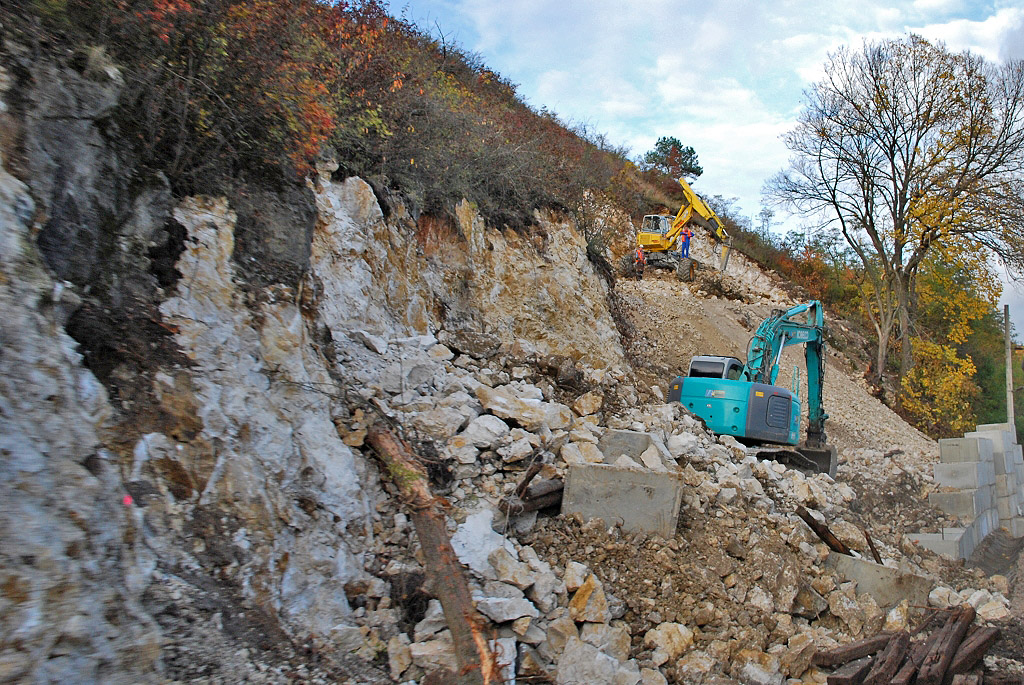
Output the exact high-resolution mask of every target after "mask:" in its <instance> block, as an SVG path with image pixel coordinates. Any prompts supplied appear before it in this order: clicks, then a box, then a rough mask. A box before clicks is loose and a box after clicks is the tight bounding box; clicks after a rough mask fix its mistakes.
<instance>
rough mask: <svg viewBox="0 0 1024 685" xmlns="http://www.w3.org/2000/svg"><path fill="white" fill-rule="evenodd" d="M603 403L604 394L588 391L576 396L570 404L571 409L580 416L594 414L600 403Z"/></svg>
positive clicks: (599, 407)
mask: <svg viewBox="0 0 1024 685" xmlns="http://www.w3.org/2000/svg"><path fill="white" fill-rule="evenodd" d="M602 404H604V395H602V394H601V393H599V392H597V391H594V390H592V391H590V392H588V393H585V394H583V395H580V396H579V397H577V398H576V401H575V402H573V404H572V410H573V411H574V412H576V413H577V414H579V415H580V416H587V415H589V414H596V413H597V412H598V411H599V410H600V409H601V405H602Z"/></svg>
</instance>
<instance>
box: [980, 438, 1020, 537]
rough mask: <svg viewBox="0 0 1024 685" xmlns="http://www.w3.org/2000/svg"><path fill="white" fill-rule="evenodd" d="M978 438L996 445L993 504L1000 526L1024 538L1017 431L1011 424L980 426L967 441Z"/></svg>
mask: <svg viewBox="0 0 1024 685" xmlns="http://www.w3.org/2000/svg"><path fill="white" fill-rule="evenodd" d="M975 436H976V437H985V438H988V439H989V440H991V441H992V466H993V469H994V471H995V474H996V480H995V492H994V500H993V504H994V506H995V509H996V511H997V512H998V514H999V525H1001V526H1002V527H1003V528H1006V529H1007V530H1008V531H1010V533H1011V534H1012V535H1013V536H1014V537H1024V458H1022V456H1021V446H1020V445H1018V444H1017V440H1016V431H1015V430H1013V427H1012V426H1010V425H1009V424H1007V423H989V424H983V425H980V426H978V429H977V430H976V431H975V432H973V433H967V436H966V437H975Z"/></svg>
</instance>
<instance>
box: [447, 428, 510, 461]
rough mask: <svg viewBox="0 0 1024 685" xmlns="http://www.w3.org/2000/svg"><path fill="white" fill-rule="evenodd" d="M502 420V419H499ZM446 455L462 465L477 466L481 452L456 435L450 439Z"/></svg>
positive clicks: (461, 436)
mask: <svg viewBox="0 0 1024 685" xmlns="http://www.w3.org/2000/svg"><path fill="white" fill-rule="evenodd" d="M499 420H500V419H499ZM444 451H445V454H447V455H448V456H450V457H452V458H453V459H455V461H457V462H459V463H460V464H464V465H469V464H475V463H476V460H477V457H478V456H479V455H480V450H479V449H477V448H476V446H475V445H473V444H472V443H471V442H469V441H468V440H466V438H465V437H463V435H456V436H454V437H452V438H449V439H448V442H447V443H446V444H445V448H444Z"/></svg>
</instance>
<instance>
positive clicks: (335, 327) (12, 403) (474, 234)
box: [0, 62, 624, 681]
mask: <svg viewBox="0 0 1024 685" xmlns="http://www.w3.org/2000/svg"><path fill="white" fill-rule="evenodd" d="M20 68H23V69H25V70H26V71H27V70H32V73H33V77H32V78H27V79H20V80H19V79H12V78H9V76H8V74H7V72H6V71H4V72H3V74H0V76H2V78H0V98H3V101H4V105H3V107H2V108H0V112H2V113H3V115H4V116H5V117H6V118H5V121H4V125H5V126H6V125H7V124H9V123H12V122H13V121H14V119H12V118H11V117H10V115H9V114H8V113H10V112H12V111H14V110H12V108H11V107H10V106H9V103H10V102H15V101H17V102H18V103H19V104H18V109H17V116H18V117H20V118H19V119H18V121H17V125H18V126H19V127H20V129H19V131H20V132H21V133H23V134H24V135H23V136H22V137H21V138H19V140H21V141H23V142H24V149H20V150H18V151H17V152H18V153H19V154H21V155H22V162H23V164H22V166H21V169H22V172H24V173H25V174H26V176H27V178H26V181H27V183H26V184H23V183H21V182H19V181H17V180H16V179H14V178H12V177H11V176H10V175H9V174H8V173H7V172H6V171H2V172H0V173H2V175H0V193H2V196H3V206H2V207H0V213H2V222H3V225H2V247H3V250H2V252H3V254H2V257H3V260H4V261H3V272H2V277H0V288H3V291H2V293H0V298H2V299H0V307H2V313H3V316H2V317H0V320H2V324H0V325H2V326H3V328H2V332H3V335H2V340H3V350H4V352H3V355H0V364H2V365H3V368H2V373H3V378H2V379H0V382H2V383H3V397H4V398H5V404H4V407H3V411H2V412H0V421H3V422H4V423H3V431H2V437H0V443H2V445H3V448H4V452H3V455H4V456H3V461H2V462H0V468H2V469H3V475H4V479H3V483H2V484H0V488H3V491H2V494H3V496H2V498H0V499H2V503H0V526H2V528H0V532H2V534H3V538H2V541H0V545H3V551H4V555H5V558H6V559H12V560H16V561H14V562H13V563H12V565H7V564H5V567H4V569H3V573H4V576H3V578H4V579H5V580H4V581H3V582H4V588H5V590H4V599H5V601H7V598H8V596H9V597H11V598H12V599H11V600H10V601H11V602H12V604H10V605H9V606H8V605H7V604H5V605H4V610H3V612H2V613H3V617H2V619H0V625H2V638H3V639H2V641H0V648H2V650H3V651H2V652H0V664H2V666H0V676H2V677H3V678H4V679H6V678H8V677H12V678H29V679H38V680H47V679H54V680H79V681H88V680H106V681H116V680H117V679H118V678H119V677H122V676H123V677H124V678H126V679H127V680H129V681H144V680H145V679H146V676H145V675H144V674H146V673H151V672H153V665H154V663H156V660H157V659H158V657H159V649H160V648H159V633H158V630H157V626H156V624H155V623H154V622H153V621H152V620H151V619H150V618H149V617H148V616H147V615H146V611H145V610H144V609H142V608H141V606H140V605H139V599H140V597H141V595H142V593H143V592H144V591H145V590H146V588H147V586H148V585H149V583H150V580H151V578H152V575H151V574H152V572H153V570H154V568H155V567H157V566H159V567H160V568H163V569H165V570H166V569H172V570H173V569H179V568H188V569H200V570H202V572H205V573H209V574H212V575H214V576H216V577H217V578H218V582H221V581H223V582H225V583H228V584H229V585H230V586H232V587H235V588H239V589H240V593H241V595H242V597H243V600H244V601H247V602H251V603H253V604H254V605H258V606H259V607H260V608H261V610H265V611H268V612H269V614H270V616H271V617H272V618H273V619H274V620H276V621H280V624H281V626H282V627H283V628H284V629H285V631H286V632H287V633H291V634H293V635H301V636H309V637H310V639H311V640H312V642H313V643H318V644H321V645H328V644H331V643H332V638H331V635H332V634H334V635H337V634H340V633H339V631H342V632H343V631H344V629H345V628H346V626H352V621H353V614H354V608H353V605H352V603H351V599H352V598H355V599H356V600H357V602H358V603H359V605H360V607H361V608H360V610H359V611H360V620H361V621H362V622H363V623H367V622H371V623H372V621H377V623H378V624H379V626H380V630H379V631H378V633H379V635H380V636H383V639H384V643H381V648H382V649H386V647H385V646H384V645H385V644H386V643H387V641H388V640H389V639H390V637H391V636H392V635H391V633H392V632H393V630H394V628H393V626H394V620H395V618H394V616H395V614H394V612H395V610H394V609H390V608H387V605H386V603H385V606H384V607H381V608H380V609H373V607H374V606H375V605H376V603H377V602H379V601H380V600H381V599H382V598H386V596H387V594H388V592H389V589H388V584H387V583H386V582H383V581H381V580H380V579H379V578H377V577H375V576H371V575H370V574H369V573H368V572H367V568H373V570H374V571H376V572H377V573H378V574H380V573H381V571H380V569H379V568H375V567H374V563H375V561H374V559H373V558H372V557H371V556H366V554H367V550H368V549H369V548H370V542H368V541H369V540H372V539H373V535H374V533H373V528H374V524H375V522H376V521H378V520H379V518H380V517H379V514H378V513H377V505H378V504H379V500H380V498H381V497H383V496H384V493H383V490H382V489H381V487H380V484H379V480H378V475H377V471H376V467H375V466H372V465H371V464H369V463H368V462H367V461H366V459H365V458H364V457H363V456H362V455H361V453H360V452H359V451H357V450H355V449H353V448H354V447H358V446H359V445H361V441H362V438H363V436H364V435H365V428H366V426H365V425H355V427H354V428H353V426H352V425H351V424H353V423H354V424H358V421H355V422H351V421H350V422H349V424H350V425H345V426H344V431H343V432H342V434H339V428H338V427H337V426H338V425H339V424H342V423H343V422H344V421H345V420H348V419H351V418H352V417H351V406H350V405H349V404H348V403H347V402H345V401H343V398H340V397H339V396H338V395H336V394H334V393H333V392H332V391H331V390H330V389H332V388H337V387H338V385H339V379H345V382H346V383H347V384H348V387H360V388H378V389H379V390H380V391H381V392H388V391H389V390H392V389H397V391H398V392H407V391H408V392H410V393H412V394H413V396H412V397H410V400H415V397H414V396H415V395H416V393H417V391H418V390H423V391H424V392H425V395H423V397H429V396H432V395H434V394H435V393H441V392H443V393H444V396H445V397H446V398H447V400H446V403H444V404H441V405H440V406H439V405H438V404H437V403H435V402H433V401H426V402H425V404H423V405H422V406H416V403H415V401H410V402H409V403H407V404H406V406H405V407H403V411H407V412H408V413H407V414H405V415H403V419H408V420H409V425H410V427H411V428H412V429H413V430H416V431H417V432H419V433H420V434H422V435H425V436H427V437H428V438H431V439H433V440H437V441H441V442H443V441H445V440H446V439H448V438H452V437H453V436H455V434H456V433H458V432H459V431H460V430H462V429H463V428H467V427H468V428H467V431H466V433H465V436H466V438H465V443H466V444H465V445H463V447H462V448H459V449H460V451H459V458H460V461H461V463H463V464H464V466H465V467H466V469H468V471H467V472H468V473H479V469H480V466H479V465H478V460H477V452H478V451H479V450H481V449H483V450H489V449H497V448H501V449H503V450H504V451H505V456H506V459H507V460H509V461H514V460H515V459H520V458H523V457H524V456H525V455H526V454H529V453H530V452H531V451H532V450H533V449H534V447H535V445H532V444H530V443H529V441H528V440H526V439H525V438H523V437H520V438H518V441H517V442H515V443H514V444H506V443H505V442H502V441H503V440H504V439H505V438H506V436H507V435H508V432H509V426H508V425H507V424H506V423H505V422H503V421H502V420H501V418H499V417H497V416H494V415H490V414H488V415H487V416H486V417H485V418H484V417H481V420H479V421H476V422H475V423H474V420H475V419H476V418H477V416H478V415H479V414H480V413H481V412H482V408H481V407H480V404H479V402H477V400H476V399H475V397H474V396H473V395H472V392H473V390H474V389H475V388H474V387H473V386H470V387H462V386H460V387H457V388H454V387H453V388H451V389H445V390H442V389H441V388H439V387H435V383H440V382H442V381H443V379H444V378H445V369H446V366H445V365H446V364H447V365H448V368H450V365H451V362H452V361H453V359H454V357H455V355H456V354H469V355H475V356H476V357H477V358H486V357H488V356H491V355H494V354H497V353H498V352H499V350H502V349H504V350H508V349H510V348H511V347H512V346H513V344H514V343H516V341H519V340H523V339H525V340H528V341H529V345H530V349H529V350H528V352H529V353H535V354H562V355H566V354H571V355H573V356H575V357H577V358H578V357H579V355H580V353H581V350H580V348H579V341H584V340H585V341H587V342H586V343H585V346H586V347H587V349H586V350H585V352H586V354H587V355H588V356H589V357H590V358H591V359H592V363H593V364H594V365H595V366H612V365H615V364H620V363H621V362H622V360H623V358H624V357H623V352H622V348H621V345H620V342H619V336H618V332H617V331H616V329H615V325H614V323H613V321H612V318H611V315H610V313H609V311H608V307H607V302H606V292H607V291H606V285H605V284H604V282H603V281H602V280H601V279H600V278H599V277H598V276H597V275H596V273H595V272H594V270H593V268H592V267H591V265H590V263H589V262H588V261H587V258H586V255H585V244H584V242H583V240H582V239H581V238H580V236H579V235H578V234H576V233H575V231H574V230H573V229H571V228H570V227H569V225H568V224H566V223H562V222H559V221H557V220H555V219H554V218H553V217H547V216H541V217H538V221H539V224H538V225H539V227H540V229H541V230H542V231H543V232H544V233H545V234H546V235H547V236H549V237H550V240H546V241H543V247H542V248H539V246H541V245H542V243H541V242H539V241H533V240H530V239H529V237H527V236H520V235H518V234H515V233H512V232H509V233H503V232H501V231H498V230H496V229H493V228H491V227H488V226H486V225H485V224H484V222H483V221H482V220H481V219H480V218H479V217H478V216H477V214H476V213H475V212H474V211H473V209H472V207H470V206H469V205H466V204H464V205H462V206H461V207H460V208H459V212H458V220H457V223H456V225H451V226H449V227H448V228H447V229H445V230H444V231H442V232H441V233H440V234H435V233H432V232H431V231H430V230H426V229H424V230H421V229H420V227H417V226H416V225H415V224H414V223H413V222H412V221H411V219H410V218H409V216H408V215H407V214H406V213H405V211H404V209H402V208H401V207H400V206H394V207H389V214H390V217H389V219H388V220H387V221H385V219H384V212H383V211H382V210H381V207H380V205H379V204H378V200H377V198H376V197H375V196H374V194H373V192H372V190H371V189H370V187H369V185H367V184H366V183H365V182H363V181H361V180H359V179H355V178H353V179H348V180H345V181H343V182H340V183H336V182H333V181H331V180H330V179H329V178H328V177H327V176H324V177H322V178H321V179H320V180H319V182H317V183H311V184H309V185H308V186H305V187H303V186H301V185H300V186H295V187H293V188H290V189H289V188H285V189H283V190H273V191H271V190H266V189H256V188H242V189H239V190H238V191H237V192H235V193H233V194H232V196H231V197H230V199H225V198H210V197H193V198H186V199H184V200H183V201H180V202H177V201H174V200H172V197H171V194H170V189H169V185H168V183H167V181H166V180H165V179H163V177H162V176H160V175H159V174H156V175H153V176H146V175H144V174H139V175H137V176H135V175H133V174H134V171H133V169H132V168H131V158H130V155H127V154H125V153H124V152H123V151H122V150H119V149H117V148H116V147H114V146H113V145H112V144H111V141H113V140H116V138H117V131H116V127H115V126H114V124H113V121H115V120H116V117H114V116H113V113H114V111H115V108H116V106H117V101H118V97H119V94H120V89H121V87H122V83H121V77H120V74H119V73H118V72H117V69H116V68H114V67H108V68H104V69H93V70H91V71H89V70H87V73H85V74H83V73H82V72H79V71H76V70H73V69H69V68H66V67H64V66H62V65H60V64H59V63H56V62H54V63H45V64H36V65H30V64H27V63H26V64H23V65H21V67H20ZM15 84H16V85H17V88H19V92H18V93H17V95H16V96H14V95H12V94H11V92H10V89H11V88H12V87H14V85H15ZM3 144H5V145H6V144H8V143H7V139H5V140H4V141H3ZM10 152H11V151H10V150H9V149H6V148H4V149H0V156H2V157H4V158H9V157H10ZM37 216H38V217H43V219H44V220H43V222H42V223H35V222H36V217H37ZM30 236H34V237H35V238H36V241H35V242H33V241H32V240H31V238H30ZM47 269H48V270H49V272H47ZM54 276H56V278H57V279H58V280H54ZM581 303H585V304H582V306H581ZM446 312H448V313H449V314H450V315H451V316H452V317H453V318H452V320H451V321H449V320H447V318H446V316H448V314H446ZM446 327H447V328H450V329H451V332H446V333H447V336H446V338H445V339H446V341H448V342H449V343H450V344H451V345H452V346H453V347H452V348H451V349H449V348H447V347H446V346H444V345H438V344H437V342H438V341H437V338H436V337H435V334H436V333H437V332H439V331H441V330H442V329H444V328H446ZM64 329H66V330H67V331H68V332H70V333H71V335H72V337H69V336H68V335H67V334H65V332H64ZM484 331H486V332H484ZM72 338H74V339H72ZM76 341H77V342H78V343H79V345H80V348H79V351H77V352H76V350H75V347H76ZM83 356H84V364H83ZM570 366H571V364H570ZM385 388H387V389H388V390H385ZM371 394H372V393H371ZM109 397H112V398H113V402H112V401H111V399H109ZM525 402H526V404H527V405H529V408H530V409H531V410H532V409H535V408H537V407H539V408H540V414H539V417H540V418H539V420H540V421H542V422H543V423H544V424H545V425H548V426H552V427H556V428H566V427H568V425H569V424H570V423H571V421H572V413H571V411H570V410H569V409H568V407H566V406H565V405H562V404H558V403H554V402H545V401H540V400H537V399H536V398H534V399H532V400H529V401H525ZM413 407H415V409H413ZM384 411H385V412H389V411H391V409H390V408H385V410H384ZM524 420H525V419H524ZM104 422H107V425H108V426H110V427H112V429H111V431H109V432H105V429H104V427H103V425H104ZM531 425H533V424H532V423H531ZM522 448H525V451H524V450H523V449H522ZM10 455H15V456H16V458H13V457H12V456H10ZM474 469H475V471H474ZM126 495H130V498H129V499H127V500H125V499H124V498H125V496H126ZM124 502H127V504H125V503H124ZM26 521H31V522H32V524H33V525H31V526H26V525H24V523H25V522H26ZM140 543H141V544H140ZM25 550H31V551H30V552H26V551H25ZM481 563H482V564H485V565H487V568H488V570H489V572H490V573H493V570H491V569H490V567H489V564H487V561H486V554H485V555H484V556H483V559H482V561H481ZM517 563H518V562H517ZM86 569H88V571H86ZM506 570H508V569H506ZM398 573H405V571H399V572H398ZM553 583H554V580H553V579H552V580H551V581H550V582H549V581H544V583H542V584H543V585H544V588H542V589H541V590H538V591H537V592H536V593H535V594H537V596H538V597H540V599H539V600H538V601H541V602H542V603H543V604H545V605H549V604H550V603H551V602H553V601H554V600H553V599H551V597H552V596H553V593H552V588H551V587H550V586H552V584H553ZM52 587H59V588H60V591H59V592H57V591H55V590H52V589H51V590H47V589H46V588H52ZM7 588H10V594H9V595H8V593H7ZM360 588H371V589H370V590H361V589H360ZM368 598H369V601H370V602H371V603H372V604H371V610H373V611H379V612H382V613H380V616H379V617H370V618H369V619H368V618H366V616H364V615H363V614H365V609H364V608H362V607H363V606H364V605H365V604H366V602H367V601H368ZM521 601H522V602H524V603H526V604H527V605H530V606H531V607H532V604H530V602H529V600H526V599H523V600H521ZM523 609H524V611H525V613H526V614H527V615H528V614H529V613H530V610H529V609H527V608H525V607H524V608H523ZM533 611H534V612H535V611H536V610H533ZM388 612H392V613H388ZM385 617H390V618H389V619H387V620H385ZM111 621H116V626H114V625H113V624H111ZM43 626H46V628H45V629H44V627H43ZM383 626H388V627H386V628H385V627H383ZM375 629H376V627H375ZM378 633H374V635H378ZM14 635H16V636H18V639H17V644H18V645H19V646H18V647H17V648H16V649H15V648H12V647H10V645H12V644H15V643H14V642H9V641H8V637H9V636H14ZM367 639H369V638H367ZM374 639H377V638H376V637H375V638H374ZM47 640H49V642H47ZM47 645H49V646H50V647H47ZM392 646H393V649H392V651H393V653H394V655H395V657H394V658H395V659H396V660H397V661H396V664H398V665H404V663H405V660H407V656H406V649H405V647H404V643H402V642H396V643H393V645H392ZM50 648H52V649H54V650H56V652H55V653H54V654H50V653H49V652H48V649H50ZM12 649H13V651H12ZM424 659H426V657H425V656H423V655H422V654H421V655H420V656H419V660H420V661H423V660H424ZM396 667H397V666H396ZM68 669H73V673H74V676H70V675H68V674H69V673H72V670H68Z"/></svg>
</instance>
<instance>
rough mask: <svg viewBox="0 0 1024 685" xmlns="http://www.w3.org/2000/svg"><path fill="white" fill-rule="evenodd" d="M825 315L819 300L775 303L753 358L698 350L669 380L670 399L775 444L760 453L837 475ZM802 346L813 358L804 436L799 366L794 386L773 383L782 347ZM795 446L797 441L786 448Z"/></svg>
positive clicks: (720, 425) (743, 435) (712, 424)
mask: <svg viewBox="0 0 1024 685" xmlns="http://www.w3.org/2000/svg"><path fill="white" fill-rule="evenodd" d="M824 332H825V327H824V320H823V314H822V307H821V303H820V302H818V301H817V300H814V301H811V302H808V303H806V304H800V305H797V306H796V307H793V308H792V309H789V310H788V311H786V310H782V309H776V310H773V311H772V314H771V316H770V317H768V318H767V319H766V320H765V321H764V322H762V323H761V325H760V326H759V327H758V329H757V331H756V332H755V333H754V337H752V338H751V339H750V344H749V346H748V349H747V363H746V364H744V363H743V362H741V361H740V360H739V359H736V358H735V357H719V356H712V355H700V356H697V357H694V358H693V359H692V360H691V361H690V368H689V372H688V374H687V375H686V376H685V377H684V376H677V377H676V378H675V379H674V380H673V381H672V383H671V391H670V393H669V401H670V402H681V403H682V404H683V406H684V407H686V408H687V409H689V410H690V411H691V412H693V413H694V414H696V415H697V416H699V417H700V418H701V419H703V420H704V422H705V423H706V424H707V427H708V428H709V429H710V430H712V431H714V432H715V433H718V434H720V435H732V436H735V437H736V438H737V439H738V440H741V441H742V442H745V443H772V444H774V445H779V446H777V447H770V448H768V447H766V448H763V449H762V450H761V451H760V453H759V455H758V456H759V457H761V458H770V459H775V460H777V461H780V462H784V463H787V464H789V465H790V466H793V467H796V468H799V469H801V470H803V471H808V472H816V473H827V474H829V475H830V476H833V477H835V475H836V450H835V448H834V447H832V446H831V445H827V444H826V435H825V419H827V418H828V414H826V413H825V409H824V406H823V405H822V388H823V386H824V381H825V340H824ZM791 345H804V346H805V349H804V358H805V360H806V362H807V438H806V440H805V441H804V442H803V443H800V396H799V370H798V369H795V370H794V374H793V384H792V389H787V388H783V387H780V386H777V385H775V381H776V379H777V378H778V376H779V361H780V359H781V357H782V350H783V349H785V348H786V347H789V346H791ZM781 446H791V447H781Z"/></svg>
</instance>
